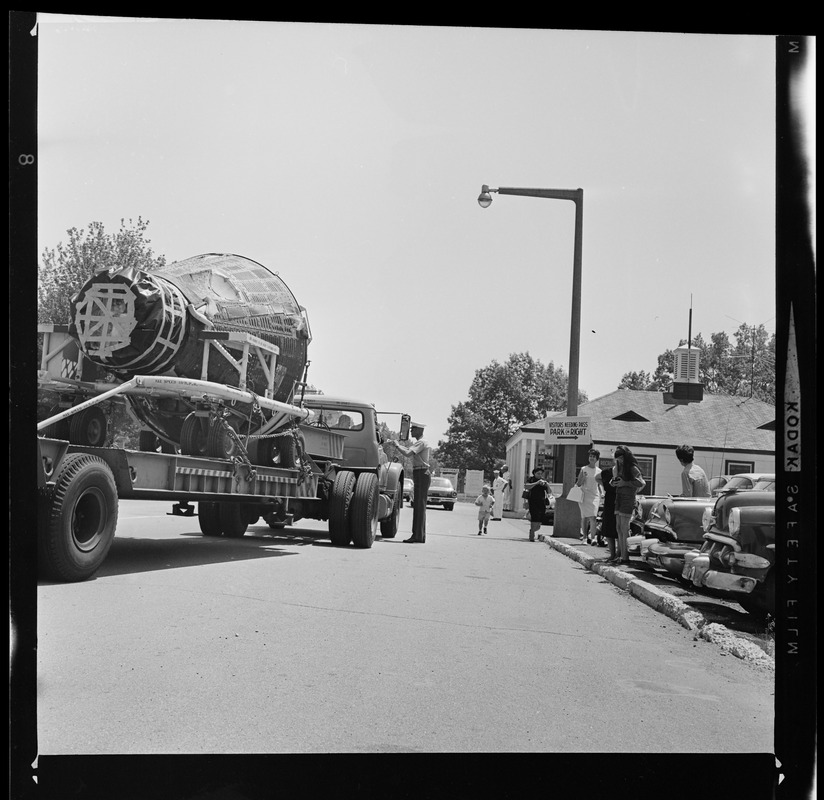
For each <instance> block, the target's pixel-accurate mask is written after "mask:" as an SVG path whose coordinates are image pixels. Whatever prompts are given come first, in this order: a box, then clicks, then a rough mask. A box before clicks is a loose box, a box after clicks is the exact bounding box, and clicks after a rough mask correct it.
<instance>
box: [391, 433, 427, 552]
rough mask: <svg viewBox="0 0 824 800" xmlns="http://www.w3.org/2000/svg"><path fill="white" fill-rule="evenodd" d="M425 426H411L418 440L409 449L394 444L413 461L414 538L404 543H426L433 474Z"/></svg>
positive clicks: (411, 537)
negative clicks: (428, 496)
mask: <svg viewBox="0 0 824 800" xmlns="http://www.w3.org/2000/svg"><path fill="white" fill-rule="evenodd" d="M423 427H424V426H423V425H422V424H421V423H420V422H413V423H412V425H411V426H410V433H411V435H412V438H414V439H416V441H415V442H413V443H412V444H411V445H409V447H405V446H404V445H402V444H399V443H398V442H394V445H395V447H397V448H398V450H400V451H401V453H403V454H404V455H405V456H409V457H411V459H412V483H413V486H414V491H413V501H412V502H413V505H412V536H410V537H409V538H408V539H404V542H417V543H418V544H423V543H424V542H426V496H427V494H428V493H429V484H430V482H431V480H432V473H431V472H430V470H429V454H430V449H429V445H428V444H427V442H426V441H425V440H424V439H423Z"/></svg>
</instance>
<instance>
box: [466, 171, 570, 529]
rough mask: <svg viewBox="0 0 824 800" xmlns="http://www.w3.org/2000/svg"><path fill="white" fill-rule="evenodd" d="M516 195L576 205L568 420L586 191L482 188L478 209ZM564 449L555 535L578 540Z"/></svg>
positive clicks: (503, 187) (567, 460) (568, 453)
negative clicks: (498, 197) (499, 197)
mask: <svg viewBox="0 0 824 800" xmlns="http://www.w3.org/2000/svg"><path fill="white" fill-rule="evenodd" d="M492 192H495V193H496V194H514V195H519V196H521V197H546V198H549V199H551V200H572V202H573V203H575V249H574V252H573V258H572V321H571V323H570V335H569V384H568V386H567V416H568V417H574V416H576V415H577V414H578V363H579V360H580V349H581V250H582V246H583V230H584V222H583V216H584V190H583V189H517V188H512V187H508V186H499V187H498V188H490V187H489V186H487V185H486V184H484V185H483V186H482V187H481V193H480V195H479V196H478V205H480V206H481V208H489V206H490V204H491V203H492V195H491V193H492ZM563 448H564V495H563V497H564V499H563V500H561V501H560V502H557V503H556V506H555V524H554V526H553V527H554V530H553V533H554V534H555V535H557V536H564V537H571V538H577V537H578V535H579V531H580V512H579V510H578V504H577V503H572V502H570V501H568V500H566V499H565V498H566V496H567V495H568V494H569V490H570V489H571V488H572V484H573V483H574V482H575V479H576V477H577V476H576V469H575V448H576V445H575V444H567V445H563Z"/></svg>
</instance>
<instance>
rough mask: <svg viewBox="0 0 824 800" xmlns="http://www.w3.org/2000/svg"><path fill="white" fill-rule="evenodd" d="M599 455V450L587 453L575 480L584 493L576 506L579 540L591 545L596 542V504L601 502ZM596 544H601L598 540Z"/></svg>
mask: <svg viewBox="0 0 824 800" xmlns="http://www.w3.org/2000/svg"><path fill="white" fill-rule="evenodd" d="M600 457H601V453H600V451H598V450H595V449H593V450H590V451H589V452H588V453H587V458H588V459H589V463H588V464H587V465H586V466H583V467H581V471H580V472H579V473H578V480H577V481H576V485H577V486H578V487H579V488H580V489H581V490H582V491H583V493H584V496H583V497H582V498H581V500H580V501H579V502H578V508H579V509H580V510H581V541H582V542H584V543H585V544H591V545H592V546H593V547H595V544H596V525H595V522H596V518H597V517H598V504H599V503H600V502H601V472H600V470H599V469H598V459H599V458H600ZM598 544H599V545H600V544H601V542H600V540H599V541H598Z"/></svg>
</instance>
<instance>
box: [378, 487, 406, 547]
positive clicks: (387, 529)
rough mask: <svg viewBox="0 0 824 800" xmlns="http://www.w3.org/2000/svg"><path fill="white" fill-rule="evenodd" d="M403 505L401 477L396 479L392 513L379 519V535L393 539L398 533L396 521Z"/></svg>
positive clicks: (397, 521)
mask: <svg viewBox="0 0 824 800" xmlns="http://www.w3.org/2000/svg"><path fill="white" fill-rule="evenodd" d="M402 506H403V479H401V480H399V481H398V486H397V488H396V489H395V502H394V503H393V504H392V513H391V514H390V515H389V516H388V517H387V518H386V519H382V520H381V537H382V538H384V539H394V538H395V536H396V535H397V533H398V523H399V521H400V516H401V507H402Z"/></svg>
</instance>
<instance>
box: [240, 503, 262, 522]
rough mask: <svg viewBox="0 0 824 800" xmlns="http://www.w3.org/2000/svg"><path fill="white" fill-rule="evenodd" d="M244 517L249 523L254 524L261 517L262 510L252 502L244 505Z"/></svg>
mask: <svg viewBox="0 0 824 800" xmlns="http://www.w3.org/2000/svg"><path fill="white" fill-rule="evenodd" d="M243 519H244V520H246V524H247V525H254V524H255V523H256V522H257V521H258V520H259V519H260V511H259V510H258V507H257V506H253V505H252V504H251V503H245V504H244V505H243Z"/></svg>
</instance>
